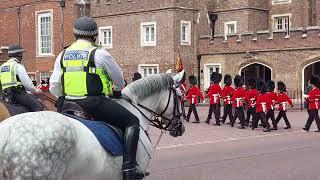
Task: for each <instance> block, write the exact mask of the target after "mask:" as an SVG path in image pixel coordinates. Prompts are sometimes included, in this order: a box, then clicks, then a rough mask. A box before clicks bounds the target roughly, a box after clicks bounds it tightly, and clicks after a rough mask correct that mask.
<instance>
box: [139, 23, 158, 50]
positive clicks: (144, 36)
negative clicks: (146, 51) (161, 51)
mask: <svg viewBox="0 0 320 180" xmlns="http://www.w3.org/2000/svg"><path fill="white" fill-rule="evenodd" d="M156 34H157V24H156V22H148V23H141V34H140V36H141V46H156V44H157V35H156Z"/></svg>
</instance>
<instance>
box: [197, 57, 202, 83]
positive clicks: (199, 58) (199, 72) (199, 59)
mask: <svg viewBox="0 0 320 180" xmlns="http://www.w3.org/2000/svg"><path fill="white" fill-rule="evenodd" d="M197 60H198V87H199V88H200V81H201V78H200V77H201V68H200V63H201V55H199V54H198V55H197Z"/></svg>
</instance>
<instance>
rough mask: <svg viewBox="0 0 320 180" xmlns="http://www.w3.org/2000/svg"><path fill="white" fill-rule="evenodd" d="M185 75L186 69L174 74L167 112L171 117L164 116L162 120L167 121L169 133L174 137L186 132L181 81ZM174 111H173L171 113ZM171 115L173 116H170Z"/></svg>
mask: <svg viewBox="0 0 320 180" xmlns="http://www.w3.org/2000/svg"><path fill="white" fill-rule="evenodd" d="M184 76H185V73H184V70H183V71H181V72H180V73H178V74H175V75H173V77H172V78H173V85H172V87H171V88H170V91H171V92H170V93H169V96H171V97H169V100H168V105H167V106H168V109H167V113H166V114H168V116H169V117H167V118H162V121H165V123H166V126H167V127H168V129H167V130H168V131H169V134H170V135H171V136H173V137H178V136H181V135H182V134H183V133H184V132H185V127H184V124H183V122H184V121H183V116H182V108H183V107H182V103H181V102H182V101H181V100H182V98H183V96H182V92H181V89H180V88H181V83H182V80H183V78H184ZM170 99H172V100H171V101H170ZM170 112H173V113H170ZM170 115H171V117H172V118H170Z"/></svg>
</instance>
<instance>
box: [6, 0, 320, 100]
mask: <svg viewBox="0 0 320 180" xmlns="http://www.w3.org/2000/svg"><path fill="white" fill-rule="evenodd" d="M18 2H19V3H18ZM79 4H82V5H79ZM63 9H64V11H63V13H64V14H63V17H64V18H63V19H64V23H63V24H64V26H63V27H64V30H63V31H62V29H61V27H62V14H61V12H62V11H61V7H60V1H56V2H52V1H45V0H43V1H33V0H26V1H24V2H23V4H22V3H21V1H5V3H2V4H1V5H0V16H1V18H0V22H1V23H2V24H4V25H3V26H1V27H0V32H1V34H2V35H3V37H6V38H2V39H0V46H1V47H2V49H1V52H2V53H0V59H1V58H2V59H3V57H5V53H6V51H5V49H6V47H7V46H8V45H9V44H12V43H17V42H19V41H20V43H21V44H22V45H23V46H24V47H25V48H26V50H27V53H26V55H25V60H24V63H25V64H26V65H27V68H28V70H29V71H30V72H29V73H30V75H33V76H34V77H37V79H38V78H39V77H40V74H45V73H47V72H49V73H50V71H51V70H52V69H53V62H54V59H55V57H56V56H57V55H58V53H59V52H60V51H61V49H62V47H63V45H67V44H69V43H70V42H72V41H73V36H72V24H73V20H74V19H75V17H77V16H79V15H80V14H90V16H91V17H93V18H94V19H95V20H96V21H97V23H98V26H99V37H98V39H97V43H100V45H101V46H103V47H104V48H106V49H107V51H108V52H110V53H111V55H112V56H113V57H114V59H115V60H116V61H117V62H118V63H119V64H120V66H121V67H122V68H123V70H124V75H125V78H126V79H127V80H129V81H130V80H131V77H132V75H133V73H134V72H137V71H139V72H140V73H141V74H142V75H148V74H153V73H163V72H166V71H167V70H168V69H174V66H175V61H176V59H177V56H178V53H179V51H180V52H181V56H182V59H183V63H184V67H185V69H186V71H187V74H188V75H190V74H194V75H196V76H198V77H199V85H200V86H201V88H202V89H206V88H207V87H208V86H209V83H210V81H209V77H210V73H211V72H213V71H219V72H221V73H222V74H231V75H232V76H234V75H236V74H242V75H244V76H245V77H246V78H248V77H250V76H254V77H259V78H262V79H265V80H269V79H274V80H277V81H278V80H282V81H284V82H285V83H286V84H287V86H288V89H289V90H290V94H291V96H292V97H296V98H298V97H301V93H303V90H304V88H305V85H306V81H307V79H308V78H310V76H311V74H312V73H314V74H320V72H319V71H320V62H319V61H320V57H319V56H320V46H319V45H320V43H319V41H318V40H319V38H320V36H319V34H320V28H319V25H320V17H319V16H320V0H258V1H257V0H236V1H235V0H193V1H190V0H161V1H159V0H148V1H146V0H145V1H143V0H66V6H65V7H64V8H63ZM89 10H90V11H89ZM42 12H44V13H47V12H49V13H51V15H52V18H53V19H51V26H50V27H51V28H52V34H51V37H50V38H52V44H51V53H42V54H41V53H40V54H39V50H40V49H39V38H40V37H39V34H38V31H39V25H38V24H39V23H38V22H37V21H39V17H38V16H39V13H40V14H41V13H42ZM44 17H46V16H45V15H44ZM40 18H41V17H40ZM44 20H48V19H46V18H44ZM44 23H45V22H44ZM19 36H20V38H19ZM45 37H46V36H45ZM42 46H43V51H48V48H46V47H47V45H46V44H45V43H44V44H42ZM43 54H44V55H43Z"/></svg>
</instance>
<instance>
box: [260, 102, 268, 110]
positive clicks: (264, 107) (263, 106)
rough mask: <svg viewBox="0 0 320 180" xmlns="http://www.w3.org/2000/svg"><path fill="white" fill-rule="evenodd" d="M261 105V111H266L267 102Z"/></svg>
mask: <svg viewBox="0 0 320 180" xmlns="http://www.w3.org/2000/svg"><path fill="white" fill-rule="evenodd" d="M261 106H262V111H263V112H267V103H264V102H263V103H261Z"/></svg>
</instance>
